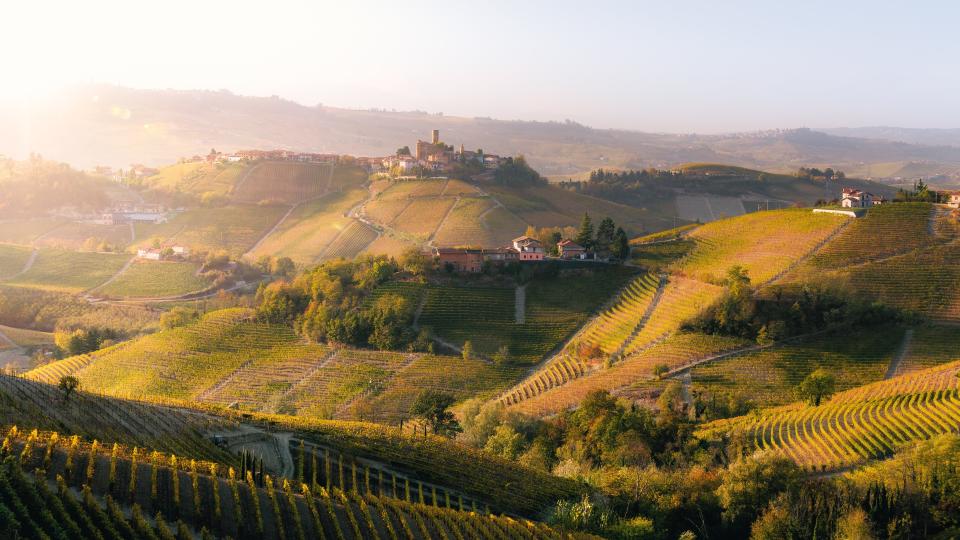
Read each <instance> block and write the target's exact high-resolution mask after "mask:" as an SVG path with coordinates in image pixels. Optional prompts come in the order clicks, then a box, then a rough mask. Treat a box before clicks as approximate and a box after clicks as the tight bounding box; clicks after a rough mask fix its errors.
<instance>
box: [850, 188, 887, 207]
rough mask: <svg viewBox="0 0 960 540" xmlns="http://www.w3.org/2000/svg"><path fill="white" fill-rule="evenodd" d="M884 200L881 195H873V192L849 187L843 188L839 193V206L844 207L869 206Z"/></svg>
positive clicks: (881, 202)
mask: <svg viewBox="0 0 960 540" xmlns="http://www.w3.org/2000/svg"><path fill="white" fill-rule="evenodd" d="M884 202H886V199H884V198H883V197H875V196H874V195H873V193H868V192H866V191H861V190H859V189H855V188H849V187H845V188H843V192H842V193H841V195H840V206H842V207H844V208H869V207H871V206H874V205H877V204H883V203H884Z"/></svg>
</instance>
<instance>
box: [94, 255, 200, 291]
mask: <svg viewBox="0 0 960 540" xmlns="http://www.w3.org/2000/svg"><path fill="white" fill-rule="evenodd" d="M198 268H199V267H198V266H197V265H196V264H194V263H190V262H167V261H164V262H154V261H136V262H134V263H133V264H132V265H131V266H130V267H129V268H127V270H126V271H125V272H124V273H123V274H121V275H120V277H118V278H117V279H116V280H114V281H113V282H111V283H109V284H108V285H107V286H106V287H103V288H101V289H97V294H101V295H106V296H112V297H120V298H137V297H140V298H144V297H146V298H154V297H164V296H176V295H180V294H186V293H191V292H196V291H200V290H203V289H205V288H207V287H209V286H210V280H208V279H205V278H203V277H201V276H198V275H197V270H198Z"/></svg>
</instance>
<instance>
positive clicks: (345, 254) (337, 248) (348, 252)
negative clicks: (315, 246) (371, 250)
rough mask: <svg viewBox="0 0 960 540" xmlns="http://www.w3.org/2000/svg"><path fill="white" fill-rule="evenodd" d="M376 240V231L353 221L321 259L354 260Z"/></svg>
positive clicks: (328, 247) (324, 252)
mask: <svg viewBox="0 0 960 540" xmlns="http://www.w3.org/2000/svg"><path fill="white" fill-rule="evenodd" d="M376 238H377V233H376V231H374V230H373V229H371V228H370V227H369V226H367V225H366V224H364V223H361V222H359V221H351V222H350V224H349V225H347V228H346V229H344V230H343V232H342V233H340V234H339V235H338V236H337V237H336V238H335V239H334V240H333V241H332V242H330V245H329V246H327V249H325V250H324V251H323V254H322V255H321V258H322V259H337V258H341V257H342V258H345V259H352V258H354V257H355V256H356V255H357V254H358V253H360V252H361V251H363V250H364V249H365V248H366V247H367V246H368V245H370V242H373V241H374V240H376Z"/></svg>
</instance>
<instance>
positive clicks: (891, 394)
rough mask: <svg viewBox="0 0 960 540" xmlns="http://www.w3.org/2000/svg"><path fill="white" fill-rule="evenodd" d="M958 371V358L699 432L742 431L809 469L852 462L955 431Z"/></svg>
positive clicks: (959, 407) (959, 419)
mask: <svg viewBox="0 0 960 540" xmlns="http://www.w3.org/2000/svg"><path fill="white" fill-rule="evenodd" d="M958 373H960V362H953V363H949V364H945V365H942V366H938V367H935V368H931V369H928V370H924V371H918V372H915V373H912V374H908V375H904V376H901V377H897V378H894V379H890V380H887V381H883V382H878V383H873V384H870V385H866V386H863V387H859V388H854V389H851V390H848V391H846V392H842V393H840V394H837V395H836V396H834V397H833V399H831V400H830V401H829V402H827V403H825V404H822V405H820V406H819V407H813V406H803V405H792V406H788V407H784V408H779V409H770V410H767V411H764V412H763V413H761V414H758V415H750V416H747V417H739V418H735V419H732V420H721V421H718V422H713V423H710V424H707V425H706V426H704V429H702V430H701V431H700V432H699V435H700V436H701V437H705V438H713V437H716V436H718V435H720V434H727V436H731V437H732V436H742V437H745V438H746V440H748V441H751V442H752V445H753V446H755V447H756V448H762V449H772V450H774V451H777V452H781V453H783V454H784V455H786V456H788V457H790V458H791V459H793V460H794V461H796V462H797V463H798V464H800V465H802V466H804V467H807V468H809V469H813V470H828V469H834V468H838V467H843V466H848V465H854V464H858V463H862V462H863V461H865V460H868V459H875V458H881V457H885V456H888V455H890V454H891V453H893V452H894V451H895V450H896V449H897V448H899V447H900V446H901V445H903V444H906V443H909V442H911V441H915V440H919V439H928V438H930V437H933V436H935V435H938V434H941V433H946V432H956V431H957V430H958V429H960V388H958V384H960V379H958V377H957V374H958ZM735 434H740V435H735Z"/></svg>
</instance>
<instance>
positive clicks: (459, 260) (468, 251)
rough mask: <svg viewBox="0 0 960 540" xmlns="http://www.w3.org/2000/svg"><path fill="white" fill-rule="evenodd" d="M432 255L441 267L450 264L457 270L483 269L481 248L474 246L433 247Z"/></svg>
mask: <svg viewBox="0 0 960 540" xmlns="http://www.w3.org/2000/svg"><path fill="white" fill-rule="evenodd" d="M433 253H434V256H436V257H437V259H438V260H439V261H440V266H441V267H446V266H448V265H449V266H450V267H451V268H453V269H454V270H455V271H457V272H480V271H482V270H483V250H482V249H475V248H434V250H433Z"/></svg>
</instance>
